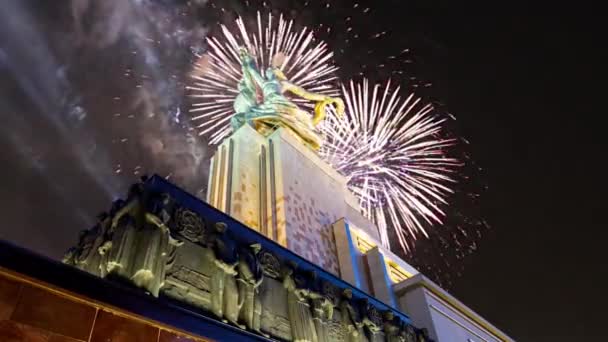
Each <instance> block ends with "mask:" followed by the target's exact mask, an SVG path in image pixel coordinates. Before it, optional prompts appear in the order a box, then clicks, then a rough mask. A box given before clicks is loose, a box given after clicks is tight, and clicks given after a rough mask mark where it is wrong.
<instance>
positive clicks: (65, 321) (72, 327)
mask: <svg viewBox="0 0 608 342" xmlns="http://www.w3.org/2000/svg"><path fill="white" fill-rule="evenodd" d="M0 341H2V342H16V341H31V342H78V341H80V342H85V341H86V342H89V341H90V342H127V341H129V342H150V341H153V342H154V341H156V342H178V341H180V342H194V341H207V340H203V339H200V338H195V337H193V336H188V335H187V334H184V333H179V332H176V331H175V330H173V329H170V328H168V327H163V326H161V325H160V324H158V323H155V322H153V321H151V320H147V319H143V318H141V317H137V316H135V315H132V314H129V313H127V312H125V311H123V310H119V309H116V308H111V307H109V306H107V305H103V304H100V303H97V302H93V301H90V300H88V299H87V298H84V297H82V296H78V295H74V294H71V293H69V292H67V291H64V290H61V289H59V288H53V287H50V286H48V285H46V284H43V283H41V282H38V281H35V280H31V279H28V278H26V277H23V276H20V275H18V274H15V273H12V272H9V271H6V270H3V269H1V268H0Z"/></svg>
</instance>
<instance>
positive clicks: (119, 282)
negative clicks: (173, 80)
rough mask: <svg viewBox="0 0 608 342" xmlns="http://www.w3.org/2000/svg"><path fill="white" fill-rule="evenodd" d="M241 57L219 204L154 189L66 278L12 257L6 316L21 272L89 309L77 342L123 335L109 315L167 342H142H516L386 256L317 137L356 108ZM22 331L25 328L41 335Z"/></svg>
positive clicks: (143, 189) (101, 221) (102, 220)
mask: <svg viewBox="0 0 608 342" xmlns="http://www.w3.org/2000/svg"><path fill="white" fill-rule="evenodd" d="M240 59H241V67H242V72H243V78H242V80H241V82H240V84H239V94H238V96H237V97H236V100H235V102H234V109H235V114H234V116H233V117H232V120H231V125H232V128H233V134H232V135H231V136H229V137H228V138H227V139H225V140H224V141H223V142H222V143H221V144H220V145H219V146H218V148H217V152H216V154H215V155H214V157H213V159H212V161H211V166H210V167H211V171H210V177H209V188H208V193H207V202H208V203H205V202H203V201H202V200H200V199H198V198H196V197H194V196H192V195H190V194H188V193H186V192H185V191H183V190H181V189H179V188H178V187H176V186H174V185H172V184H170V183H169V182H168V181H166V180H165V179H163V178H162V177H158V176H153V177H151V178H145V177H144V178H142V180H141V182H139V183H137V184H134V185H133V186H132V187H131V188H130V189H129V191H128V194H127V196H126V198H125V199H124V200H117V201H115V202H114V203H113V204H112V206H111V208H110V209H109V211H108V212H106V213H103V214H101V215H99V218H98V222H97V224H96V225H95V226H94V227H92V228H91V229H88V230H85V231H83V232H82V233H81V234H80V237H79V239H78V243H77V244H76V246H74V247H73V248H71V249H70V250H69V251H68V252H67V253H66V255H65V258H64V260H63V262H64V265H56V264H54V263H52V262H49V261H45V260H40V259H39V258H38V259H37V257H35V256H32V255H29V254H27V253H25V252H23V251H20V250H18V249H15V248H14V247H11V246H2V249H0V262H1V263H0V304H2V298H4V297H2V296H4V295H3V291H4V290H3V289H4V288H8V287H7V286H5V285H3V284H4V280H3V275H4V274H7V275H8V277H9V278H10V279H14V280H16V281H17V282H20V283H23V284H32V283H33V282H32V280H31V277H34V278H36V279H39V280H40V281H44V282H47V283H49V282H50V283H51V284H52V286H51V285H48V284H47V283H41V284H42V285H40V286H39V287H40V288H41V289H43V290H44V291H47V292H48V293H52V295H53V296H56V295H57V294H59V296H63V297H62V298H64V299H66V298H67V299H69V300H72V301H74V302H78V303H80V304H79V305H81V306H82V303H87V305H88V307H89V308H88V309H87V310H85V311H87V312H88V313H89V316H90V318H91V319H89V320H87V323H86V324H84V325H86V326H87V327H88V328H86V327H76V328H75V329H76V330H78V329H80V330H78V334H74V335H73V337H75V338H76V339H77V340H84V339H85V338H86V336H98V335H99V336H105V335H103V334H107V333H108V331H110V330H112V329H109V328H108V326H110V325H107V324H111V323H104V322H105V321H104V319H106V318H104V317H105V316H107V314H105V313H103V312H106V311H109V312H112V313H115V314H116V315H117V316H127V317H132V318H133V320H137V321H138V322H146V324H148V325H149V326H151V327H155V329H156V330H153V329H152V328H150V329H148V330H146V331H149V335H148V337H145V338H143V339H136V338H134V337H132V338H130V339H127V340H142V341H143V340H145V341H148V340H157V341H161V340H162V341H169V339H161V336H164V335H163V334H165V335H167V334H173V336H181V335H180V334H182V335H183V334H185V335H187V336H188V338H190V340H192V341H194V340H199V339H200V338H211V339H214V340H219V341H222V340H226V341H233V340H261V341H268V340H279V341H301V342H304V341H308V342H317V341H319V342H326V341H327V342H329V341H357V342H364V341H373V342H376V341H378V342H379V341H403V342H422V341H433V340H440V341H466V340H468V341H477V340H479V341H481V340H484V341H511V339H510V338H509V337H508V336H506V335H505V334H503V333H502V332H500V331H499V330H498V329H496V328H495V327H493V326H492V325H491V324H489V323H488V322H486V321H485V320H483V319H482V318H481V317H479V316H478V315H476V314H475V313H474V312H473V311H472V310H470V309H468V308H466V307H465V306H464V305H462V304H461V303H460V302H458V301H457V300H455V299H454V298H453V297H451V296H450V295H449V294H447V293H446V292H445V291H443V290H441V289H440V288H439V287H437V286H436V285H434V284H433V283H432V282H431V281H429V280H428V279H426V278H424V277H423V276H422V275H421V274H419V272H418V271H417V270H415V269H414V268H413V267H411V266H410V265H408V264H407V263H405V262H404V261H403V260H401V259H400V258H398V257H397V256H395V255H394V254H393V253H391V251H390V250H387V249H386V248H384V247H382V245H381V244H380V243H379V242H378V240H379V236H378V230H377V228H376V227H375V226H374V224H373V223H372V222H370V221H368V220H367V219H365V218H364V217H363V215H361V213H360V208H359V204H358V202H357V199H356V197H355V196H354V195H353V194H352V193H350V192H349V190H348V188H347V183H346V179H345V178H344V177H343V176H342V175H340V174H339V173H338V172H336V171H335V170H333V169H332V167H331V166H329V165H328V164H326V163H325V162H324V161H323V160H322V159H321V158H319V156H318V155H317V150H318V149H319V147H320V146H321V145H322V143H323V137H322V135H321V134H320V133H319V132H318V130H317V125H318V124H319V123H320V122H321V121H322V120H323V117H324V115H325V108H326V106H335V109H336V112H337V113H338V114H341V113H342V112H343V110H344V108H343V107H344V104H343V103H342V100H340V99H337V98H331V97H327V96H324V95H320V94H315V93H310V92H308V91H306V90H305V89H302V88H300V87H297V86H296V85H294V84H291V83H290V82H289V80H287V79H286V78H285V76H284V75H283V74H282V73H281V72H280V70H279V69H278V68H273V67H271V68H269V69H268V70H265V71H260V70H258V69H257V68H256V66H255V65H254V63H253V61H252V58H251V57H250V56H249V54H248V53H247V51H245V50H241V52H240ZM286 93H291V94H293V95H294V96H296V97H299V98H301V99H304V100H308V101H311V102H313V104H314V106H312V107H313V108H314V110H313V111H312V112H311V113H308V112H306V111H305V110H304V109H302V108H301V107H300V106H299V105H298V104H296V103H295V102H294V101H293V100H292V98H290V97H288V96H286ZM20 260H21V261H20ZM23 260H26V261H28V262H23ZM65 264H67V265H69V266H71V267H68V266H66V265H65ZM38 265H44V267H45V268H39V267H38ZM4 267H10V268H11V269H13V270H14V271H15V272H18V273H14V272H12V271H4ZM47 268H48V270H47ZM76 269H80V270H82V271H84V272H86V273H84V272H80V271H78V270H76ZM53 272H55V273H67V274H68V276H65V277H54V276H53V274H55V273H53ZM90 274H92V275H94V277H93V276H90ZM24 275H25V276H24ZM28 277H30V278H28ZM68 279H74V280H75V281H68ZM14 280H10V282H11V283H10V284H13V283H14ZM10 286H13V285H10ZM22 286H26V285H22ZM27 286H30V285H27ZM11 289H12V287H11ZM15 291H17V292H18V290H15ZM15 291H13V292H15ZM11 293H12V292H11ZM75 298H76V299H75ZM67 299H66V300H67ZM53 300H55V301H56V299H53ZM15 305H17V307H19V304H15ZM62 305H63V304H62ZM0 309H2V307H0ZM82 310H84V309H82ZM101 311H103V312H102V313H101V314H100V313H99V312H101ZM404 311H406V312H412V313H415V316H411V317H410V316H408V315H407V314H406V313H404ZM2 312H3V311H0V313H2ZM15 312H19V310H18V309H16V311H15ZM70 312H73V311H70ZM13 316H15V315H14V314H13V315H12V316H11V317H13ZM47 316H48V315H47ZM89 316H87V317H89ZM96 317H97V318H96ZM13 318H14V322H13V321H11V322H13V323H14V324H15V326H16V327H21V325H19V324H22V322H24V321H27V322H34V321H41V319H40V318H39V317H38V318H36V319H30V320H28V319H27V317H25V318H24V317H20V316H18V315H17V316H16V317H13ZM13 318H12V319H13ZM0 319H2V317H0ZM45 319H46V320H49V321H53V320H54V319H55V318H53V317H51V316H49V317H46V318H45ZM97 319H99V320H100V321H99V322H100V323H99V324H98V323H96V322H97ZM108 319H110V321H112V320H114V321H115V320H116V319H117V318H108ZM43 321H44V320H43ZM0 323H1V321H0ZM13 323H11V324H13ZM112 324H114V323H112ZM55 325H57V324H55ZM55 325H53V324H50V323H48V324H47V323H44V324H42V325H41V327H39V328H41V329H47V330H48V329H51V328H52V327H54V326H55ZM123 326H126V325H124V324H123ZM129 326H131V325H129ZM49 327H51V328H49ZM19 329H21V328H19ZM53 329H54V328H53ZM87 329H89V330H87ZM121 329H122V328H121ZM124 329H125V330H129V329H131V328H129V329H127V328H124ZM142 329H143V330H145V329H144V328H141V327H140V328H137V329H135V328H133V329H131V330H133V331H135V330H136V331H140V330H141V331H143V330H142ZM146 329H147V328H146ZM133 331H131V333H133V334H136V333H135V332H133ZM155 331H156V332H155ZM56 332H57V333H59V334H62V335H65V336H72V335H70V334H69V333H70V332H72V331H71V330H69V329H64V330H61V329H59V328H58V329H57V331H56ZM126 333H129V331H127V332H126ZM87 334H88V335H87ZM155 334H156V335H155ZM3 336H8V335H6V334H4V335H3V330H2V326H1V325H0V337H3ZM129 336H135V335H129ZM150 336H153V337H150ZM167 336H168V335H167ZM99 338H102V337H99ZM113 338H114V337H111V338H110V337H108V338H106V339H105V340H113ZM116 338H117V339H118V337H116ZM121 338H122V337H121ZM176 339H177V337H175V339H174V340H176Z"/></svg>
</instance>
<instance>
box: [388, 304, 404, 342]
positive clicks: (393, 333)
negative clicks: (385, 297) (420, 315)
mask: <svg viewBox="0 0 608 342" xmlns="http://www.w3.org/2000/svg"><path fill="white" fill-rule="evenodd" d="M397 319H398V318H396V317H395V314H394V313H393V312H392V311H386V312H385V313H384V335H385V338H386V341H387V342H402V341H401V337H400V336H399V332H400V329H399V324H398V322H396V320H397Z"/></svg>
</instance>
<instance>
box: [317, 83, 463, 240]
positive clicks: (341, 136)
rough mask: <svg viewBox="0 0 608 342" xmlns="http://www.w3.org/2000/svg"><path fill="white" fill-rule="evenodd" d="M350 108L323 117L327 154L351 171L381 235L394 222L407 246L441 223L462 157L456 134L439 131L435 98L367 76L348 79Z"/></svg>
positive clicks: (345, 171) (324, 151) (366, 210)
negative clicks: (427, 100) (452, 152)
mask: <svg viewBox="0 0 608 342" xmlns="http://www.w3.org/2000/svg"><path fill="white" fill-rule="evenodd" d="M342 96H343V98H344V100H345V102H346V115H345V116H344V117H343V118H338V117H337V116H336V115H328V118H327V120H326V121H325V122H324V123H323V125H322V131H323V132H324V134H325V136H326V142H325V144H324V146H323V147H322V150H321V155H322V156H323V157H324V158H325V159H326V160H327V161H328V162H329V163H330V164H331V165H332V166H333V167H334V168H335V169H337V170H338V171H339V172H340V173H342V174H344V175H345V176H346V177H347V179H348V185H349V188H350V189H351V191H353V192H354V193H355V194H356V195H357V196H358V198H359V200H360V203H361V208H362V210H363V213H364V215H365V216H366V217H367V218H369V219H371V220H372V221H374V222H375V223H376V224H377V225H378V227H379V229H380V235H381V240H382V243H383V244H385V245H386V246H388V245H389V239H388V231H387V229H389V227H392V228H393V229H394V230H395V233H396V235H397V237H398V241H399V244H400V245H401V247H402V248H403V249H404V250H405V251H410V250H411V248H412V244H411V242H412V240H413V239H415V238H416V237H417V236H419V235H420V234H422V235H424V236H426V237H428V234H427V232H426V230H425V226H428V225H432V224H441V223H442V218H443V217H444V216H445V213H444V212H443V210H442V206H444V205H446V204H447V199H446V198H447V196H448V195H449V194H451V193H452V189H451V188H450V185H451V184H453V183H454V182H455V180H454V179H455V177H454V173H455V171H456V170H457V168H458V166H459V165H460V162H459V161H458V160H457V159H455V158H451V157H449V156H448V154H447V152H446V151H448V150H449V148H450V147H452V146H453V145H454V144H455V143H456V142H455V140H453V139H446V138H442V137H441V133H442V128H443V122H444V121H445V119H442V118H440V117H438V116H437V115H435V112H434V110H433V107H432V106H431V105H430V104H427V105H423V104H421V103H420V102H421V100H420V98H416V97H415V96H414V95H413V94H411V95H409V96H408V97H407V98H405V99H402V98H401V97H399V87H397V88H396V89H394V90H392V89H391V86H390V82H388V83H387V84H386V86H385V87H384V89H382V87H381V86H380V85H375V86H373V87H370V85H369V82H368V81H367V80H364V81H363V82H362V84H361V83H359V84H356V83H354V82H352V81H351V82H350V85H349V86H348V87H347V86H342Z"/></svg>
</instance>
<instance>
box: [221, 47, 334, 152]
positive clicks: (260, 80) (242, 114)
mask: <svg viewBox="0 0 608 342" xmlns="http://www.w3.org/2000/svg"><path fill="white" fill-rule="evenodd" d="M240 58H241V67H242V70H243V78H242V79H241V81H240V82H239V95H238V96H237V97H236V99H235V101H234V110H235V112H236V114H235V115H234V116H233V117H232V120H231V124H232V129H233V131H235V130H236V129H238V128H239V127H241V126H242V125H244V124H250V125H251V126H253V127H254V128H255V129H256V130H257V131H258V132H260V133H261V134H264V135H268V134H269V133H270V132H272V131H273V130H274V129H275V128H277V127H283V128H285V129H287V130H289V131H290V132H291V133H293V134H294V135H295V136H296V137H298V138H299V139H300V140H301V141H302V142H303V143H304V144H306V145H307V146H309V147H310V148H312V149H313V150H315V151H316V150H318V149H319V148H320V147H321V144H322V143H323V138H322V136H321V135H320V134H319V133H318V132H317V130H316V127H317V126H318V125H319V123H321V122H322V121H323V119H324V118H325V107H326V106H329V105H334V106H336V112H337V114H338V115H342V114H343V113H344V102H342V100H341V99H339V98H333V97H329V96H326V95H322V94H317V93H311V92H308V91H306V90H305V89H303V88H302V87H298V86H297V85H295V84H293V83H290V82H289V81H288V80H287V77H286V76H285V74H283V72H282V71H281V70H280V69H279V68H278V67H276V66H273V67H270V68H268V69H267V70H266V72H265V77H262V75H261V74H260V72H259V71H258V70H257V68H256V67H255V65H254V61H253V58H252V57H251V55H250V54H249V53H248V52H247V50H245V49H241V50H240ZM273 64H274V65H278V64H279V63H273ZM286 92H289V93H292V94H293V95H295V96H298V97H300V98H303V99H305V100H309V101H314V102H316V104H315V109H314V115H312V116H311V115H310V114H309V113H307V112H306V111H304V110H302V109H301V108H299V107H298V106H297V105H296V104H295V103H294V102H293V101H291V100H289V99H288V98H287V97H286V96H285V95H284V93H286Z"/></svg>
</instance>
